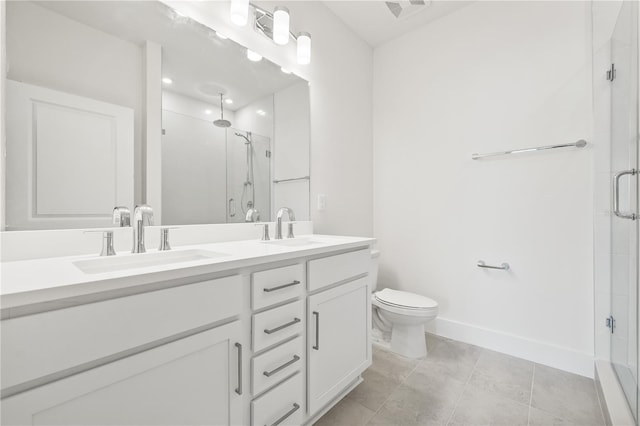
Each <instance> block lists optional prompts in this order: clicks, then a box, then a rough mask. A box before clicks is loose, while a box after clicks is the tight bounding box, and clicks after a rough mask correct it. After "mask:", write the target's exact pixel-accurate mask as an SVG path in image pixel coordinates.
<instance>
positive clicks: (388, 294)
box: [374, 288, 438, 310]
mask: <svg viewBox="0 0 640 426" xmlns="http://www.w3.org/2000/svg"><path fill="white" fill-rule="evenodd" d="M374 296H375V297H376V299H377V300H378V301H379V302H380V303H382V304H384V305H387V306H392V307H395V308H404V309H411V310H433V309H437V308H438V302H436V301H435V300H432V299H429V298H428V297H425V296H421V295H419V294H415V293H409V292H407V291H399V290H392V289H390V288H385V289H384V290H381V291H378V292H376V293H374Z"/></svg>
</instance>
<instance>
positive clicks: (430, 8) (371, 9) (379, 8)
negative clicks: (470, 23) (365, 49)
mask: <svg viewBox="0 0 640 426" xmlns="http://www.w3.org/2000/svg"><path fill="white" fill-rule="evenodd" d="M323 3H324V4H325V5H326V6H327V7H328V8H329V9H331V11H332V12H333V13H334V14H335V15H336V16H337V17H338V18H340V20H342V22H344V23H345V24H346V25H347V27H349V28H350V29H351V30H352V31H353V32H354V33H356V35H358V36H359V37H360V38H361V39H363V40H364V41H366V42H367V43H368V44H369V45H370V46H371V47H377V46H380V45H381V44H384V43H386V42H388V41H390V40H393V39H394V38H397V37H400V36H401V35H404V34H406V33H408V32H410V31H412V30H414V29H416V28H418V27H420V26H422V25H424V24H426V23H428V22H431V21H434V20H436V19H438V18H441V17H443V16H445V15H448V14H450V13H453V12H455V11H456V10H458V9H461V8H463V7H465V6H467V5H469V4H471V3H473V1H455V0H440V1H429V0H425V3H426V4H425V5H424V6H417V5H415V3H416V2H415V1H414V2H410V1H392V2H390V3H397V4H398V6H399V7H400V8H404V9H403V13H400V15H399V17H398V18H396V17H395V16H394V14H393V13H391V11H390V10H389V8H388V7H387V5H386V4H385V3H386V2H385V1H382V0H374V1H370V0H363V1H342V0H325V1H324V2H323ZM411 3H414V4H413V5H412V4H411Z"/></svg>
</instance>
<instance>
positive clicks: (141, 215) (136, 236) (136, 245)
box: [131, 204, 153, 253]
mask: <svg viewBox="0 0 640 426" xmlns="http://www.w3.org/2000/svg"><path fill="white" fill-rule="evenodd" d="M145 225H153V209H152V208H151V207H150V206H148V205H146V204H141V205H139V206H136V208H135V209H134V210H133V249H132V250H131V253H144V252H146V251H147V250H146V249H145V247H144V227H145Z"/></svg>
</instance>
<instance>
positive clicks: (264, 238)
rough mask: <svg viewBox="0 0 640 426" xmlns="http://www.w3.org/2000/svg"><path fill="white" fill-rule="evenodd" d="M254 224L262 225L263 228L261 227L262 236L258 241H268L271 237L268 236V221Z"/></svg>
mask: <svg viewBox="0 0 640 426" xmlns="http://www.w3.org/2000/svg"><path fill="white" fill-rule="evenodd" d="M256 226H263V227H264V228H263V229H262V237H261V238H260V241H269V240H270V239H271V238H269V224H268V223H256Z"/></svg>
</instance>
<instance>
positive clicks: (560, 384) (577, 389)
mask: <svg viewBox="0 0 640 426" xmlns="http://www.w3.org/2000/svg"><path fill="white" fill-rule="evenodd" d="M531 406H532V407H534V408H538V409H540V410H543V411H546V412H547V413H549V414H551V415H553V416H555V417H557V418H561V419H565V420H566V421H569V422H573V423H576V424H579V425H584V426H586V425H602V424H604V418H603V417H602V411H601V410H600V404H599V402H598V396H597V394H596V389H595V385H594V382H593V380H592V379H589V378H586V377H582V376H578V375H576V374H571V373H567V372H565V371H561V370H557V369H555V368H551V367H546V366H543V365H539V364H536V367H535V374H534V377H533V395H532V398H531Z"/></svg>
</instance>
